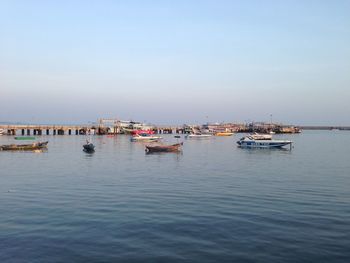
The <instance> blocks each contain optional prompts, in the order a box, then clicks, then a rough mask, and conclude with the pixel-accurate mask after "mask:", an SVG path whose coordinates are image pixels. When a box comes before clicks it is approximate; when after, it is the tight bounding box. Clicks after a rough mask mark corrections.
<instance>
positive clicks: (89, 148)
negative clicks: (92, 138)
mask: <svg viewBox="0 0 350 263" xmlns="http://www.w3.org/2000/svg"><path fill="white" fill-rule="evenodd" d="M83 151H84V152H87V153H92V152H94V151H95V145H93V144H92V143H91V142H89V141H86V144H84V145H83Z"/></svg>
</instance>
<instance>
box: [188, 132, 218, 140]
mask: <svg viewBox="0 0 350 263" xmlns="http://www.w3.org/2000/svg"><path fill="white" fill-rule="evenodd" d="M212 136H213V135H212V134H201V133H192V134H187V135H186V136H185V138H189V139H191V138H194V139H197V138H198V139H199V138H210V137H212Z"/></svg>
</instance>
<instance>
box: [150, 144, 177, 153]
mask: <svg viewBox="0 0 350 263" xmlns="http://www.w3.org/2000/svg"><path fill="white" fill-rule="evenodd" d="M182 145H183V143H176V144H172V145H152V146H151V145H146V152H147V153H154V152H178V151H180V148H181V146H182Z"/></svg>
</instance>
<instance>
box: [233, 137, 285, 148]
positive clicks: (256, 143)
mask: <svg viewBox="0 0 350 263" xmlns="http://www.w3.org/2000/svg"><path fill="white" fill-rule="evenodd" d="M237 144H238V146H239V147H242V148H281V147H284V146H287V145H289V147H290V148H292V141H288V140H272V139H271V140H256V139H254V138H253V137H252V136H245V137H243V138H241V139H240V140H239V141H237Z"/></svg>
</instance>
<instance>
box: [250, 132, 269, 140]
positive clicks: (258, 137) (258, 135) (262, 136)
mask: <svg viewBox="0 0 350 263" xmlns="http://www.w3.org/2000/svg"><path fill="white" fill-rule="evenodd" d="M249 136H250V137H252V138H253V139H254V140H271V139H272V134H262V133H257V132H254V133H253V134H249Z"/></svg>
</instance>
